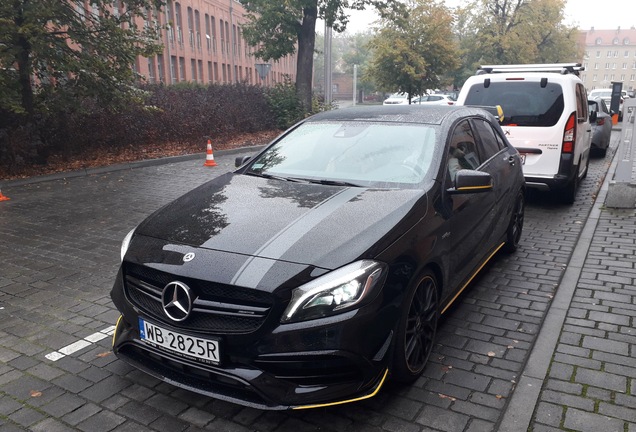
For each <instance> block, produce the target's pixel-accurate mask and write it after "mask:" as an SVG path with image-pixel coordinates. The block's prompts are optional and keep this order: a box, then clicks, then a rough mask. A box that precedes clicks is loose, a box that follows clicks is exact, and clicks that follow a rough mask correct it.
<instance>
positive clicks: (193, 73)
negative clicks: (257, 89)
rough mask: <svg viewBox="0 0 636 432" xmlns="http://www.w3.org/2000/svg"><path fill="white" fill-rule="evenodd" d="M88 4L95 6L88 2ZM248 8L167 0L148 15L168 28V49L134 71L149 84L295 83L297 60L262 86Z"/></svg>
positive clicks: (232, 2)
mask: <svg viewBox="0 0 636 432" xmlns="http://www.w3.org/2000/svg"><path fill="white" fill-rule="evenodd" d="M86 3H87V4H88V3H90V2H89V1H88V0H87V1H86ZM244 13H245V9H244V8H243V6H242V5H241V3H239V2H238V1H236V0H179V1H175V0H168V1H167V2H166V6H165V7H164V8H163V9H162V10H160V11H149V12H148V17H147V19H148V20H149V21H150V20H151V21H150V22H154V21H157V22H158V23H159V24H162V25H166V24H167V25H168V28H167V29H164V30H162V32H161V34H162V41H163V45H164V50H163V53H162V54H159V55H157V56H154V57H150V58H145V57H138V58H137V60H136V62H135V65H134V67H135V69H136V70H137V72H139V73H140V74H142V75H144V76H145V77H146V78H147V79H148V81H149V82H163V83H166V84H173V83H177V82H180V81H192V82H199V83H226V84H231V83H239V82H243V83H248V84H261V83H262V84H263V85H268V86H269V85H273V84H275V83H279V82H283V81H284V80H285V79H286V78H289V79H291V80H292V82H293V81H295V79H296V76H295V73H296V55H295V54H294V55H292V56H287V57H285V58H283V59H281V60H279V61H276V62H270V64H271V66H270V70H269V72H268V73H267V76H266V77H265V79H264V80H262V81H261V79H260V77H259V75H258V71H257V68H256V67H255V66H256V64H259V63H261V64H262V63H265V62H263V61H262V60H260V59H257V58H255V57H254V56H253V55H252V48H251V47H250V46H248V44H247V42H246V41H245V40H244V39H243V35H242V32H241V24H243V23H245V22H246V21H247V19H246V18H245V17H244Z"/></svg>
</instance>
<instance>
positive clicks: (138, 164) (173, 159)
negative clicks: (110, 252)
mask: <svg viewBox="0 0 636 432" xmlns="http://www.w3.org/2000/svg"><path fill="white" fill-rule="evenodd" d="M264 146H265V145H257V146H250V147H240V148H236V149H229V150H217V151H215V152H214V153H215V156H231V155H233V154H238V153H246V152H256V151H258V150H260V149H262V148H263V147H264ZM197 159H201V160H205V153H193V154H188V155H182V156H170V157H165V158H158V159H145V160H140V161H134V162H125V163H121V164H115V165H107V166H101V167H94V168H85V169H81V170H76V171H65V172H60V173H54V174H47V175H42V176H36V177H29V178H24V179H15V180H5V181H3V180H0V185H1V186H2V187H15V186H24V185H28V184H34V183H42V182H47V181H53V180H63V179H70V178H76V177H86V176H90V175H95V174H104V173H110V172H115V171H124V170H130V169H135V168H142V167H149V166H158V165H165V164H171V163H177V162H187V161H191V160H197Z"/></svg>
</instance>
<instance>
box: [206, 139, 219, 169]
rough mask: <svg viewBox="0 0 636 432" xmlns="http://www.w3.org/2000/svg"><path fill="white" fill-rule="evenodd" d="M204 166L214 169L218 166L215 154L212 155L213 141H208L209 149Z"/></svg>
mask: <svg viewBox="0 0 636 432" xmlns="http://www.w3.org/2000/svg"><path fill="white" fill-rule="evenodd" d="M203 166H209V167H213V166H216V162H214V154H212V141H211V140H208V148H207V150H206V152H205V163H204V164H203Z"/></svg>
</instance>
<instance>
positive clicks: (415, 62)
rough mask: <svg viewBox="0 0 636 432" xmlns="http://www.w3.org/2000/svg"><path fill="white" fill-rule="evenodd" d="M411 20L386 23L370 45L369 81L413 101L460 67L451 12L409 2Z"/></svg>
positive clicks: (423, 0) (431, 2)
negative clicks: (415, 96)
mask: <svg viewBox="0 0 636 432" xmlns="http://www.w3.org/2000/svg"><path fill="white" fill-rule="evenodd" d="M409 6H410V15H409V18H408V20H399V21H386V22H385V25H384V27H383V28H382V29H381V30H380V33H379V34H378V35H377V36H376V37H375V38H374V39H373V40H372V41H371V42H370V46H371V48H372V52H373V53H372V60H371V62H370V65H369V68H368V69H367V72H366V77H367V78H368V79H372V80H373V81H374V82H375V83H376V84H377V85H378V86H379V87H380V89H382V90H384V91H387V92H395V91H399V92H405V93H408V94H409V96H410V97H412V96H414V95H419V94H422V93H423V92H425V91H426V90H427V89H434V88H439V87H441V86H442V85H444V84H446V78H445V75H446V74H448V73H449V71H452V70H454V69H455V68H456V67H457V65H458V62H457V48H456V45H455V42H454V40H455V39H454V37H453V34H452V24H453V17H452V15H451V13H450V10H449V9H448V8H447V7H446V6H444V5H443V4H441V3H438V2H436V1H435V0H414V1H411V2H409Z"/></svg>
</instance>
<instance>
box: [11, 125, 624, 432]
mask: <svg viewBox="0 0 636 432" xmlns="http://www.w3.org/2000/svg"><path fill="white" fill-rule="evenodd" d="M614 134H615V135H613V137H612V145H611V147H610V150H609V151H608V155H607V157H606V158H604V159H592V161H591V163H590V172H589V175H588V176H587V178H586V179H585V180H584V181H583V182H582V184H581V188H580V190H579V193H578V196H577V200H576V202H575V204H574V205H572V206H566V205H562V204H559V203H557V202H555V201H554V200H551V199H550V198H549V196H547V195H545V194H541V193H531V194H529V196H528V206H527V210H526V224H525V228H524V236H523V238H522V244H521V247H520V249H519V250H518V251H517V252H516V253H515V254H513V255H503V254H502V255H500V256H497V257H496V258H495V259H494V260H493V261H492V262H491V263H490V264H489V265H488V266H487V267H486V268H485V269H484V271H482V273H481V274H480V276H478V277H477V279H476V280H475V281H474V282H473V283H472V287H471V288H470V289H469V290H467V291H466V292H465V293H464V294H463V295H462V296H461V297H460V302H459V303H457V304H456V305H455V306H453V307H452V308H451V309H450V310H449V311H447V313H446V314H445V316H444V317H443V320H442V322H441V323H440V332H439V335H438V338H437V345H436V348H435V351H434V353H433V355H432V357H431V361H430V363H429V365H428V367H427V368H426V370H425V372H424V374H423V375H422V377H421V378H420V379H419V380H418V381H416V382H415V383H414V384H413V385H410V386H406V387H404V386H401V387H399V386H387V387H385V388H384V389H383V390H382V391H381V392H380V394H379V395H377V396H376V397H374V398H372V399H369V400H366V401H363V402H359V403H355V404H348V405H341V406H337V407H331V408H325V409H316V410H308V411H303V412H268V411H260V410H256V409H251V408H244V407H241V406H237V405H233V404H230V403H226V402H221V401H217V400H214V399H210V398H206V397H202V396H199V395H197V394H194V393H190V392H187V391H183V390H180V389H178V388H176V387H173V386H171V385H168V384H165V383H162V382H160V381H157V380H155V379H153V378H151V377H149V376H147V375H145V374H143V373H141V372H139V371H137V370H135V369H133V368H131V367H129V366H128V365H127V364H125V363H124V362H122V361H120V360H118V359H116V358H115V356H114V355H113V354H112V352H111V351H110V335H111V334H112V326H113V325H114V324H115V321H116V319H117V317H118V313H117V312H116V310H115V309H114V306H113V305H112V303H111V300H110V297H109V292H110V289H111V287H112V284H113V282H114V279H115V275H116V272H117V267H118V262H119V247H120V243H121V240H122V238H123V237H124V235H125V234H126V233H127V232H128V231H129V230H130V229H131V228H132V227H134V226H135V225H136V224H137V223H139V222H140V221H141V220H142V219H143V218H144V217H145V216H147V215H148V214H149V213H150V212H152V211H153V210H155V209H157V208H158V207H160V206H162V205H163V204H165V203H167V202H169V201H171V200H172V199H174V198H176V197H177V196H179V195H181V194H183V193H184V192H186V191H188V190H190V189H192V188H194V187H195V186H197V185H199V184H201V183H203V182H205V181H206V180H208V179H210V178H211V177H213V176H216V175H219V174H221V173H223V172H226V171H228V170H231V169H232V168H233V160H234V157H235V155H225V154H221V152H218V153H217V154H216V155H215V156H216V162H217V163H218V166H217V167H214V168H208V167H203V155H202V156H201V158H199V159H197V160H189V161H181V162H175V161H172V163H168V164H162V165H156V166H144V167H138V168H135V169H127V170H120V171H111V172H109V171H107V170H104V172H101V173H98V174H92V175H85V176H81V177H76V178H71V177H69V178H67V179H55V180H49V181H44V182H37V183H27V184H24V183H25V182H14V183H5V184H4V185H3V188H2V192H3V194H4V195H6V196H8V197H10V198H11V200H10V201H6V202H2V203H0V431H2V432H5V431H14V430H32V431H46V432H57V431H75V430H80V431H87V432H100V431H112V430H114V431H171V432H172V431H189V432H191V431H198V430H211V431H261V432H266V431H273V432H286V431H293V432H298V431H343V430H347V431H391V432H396V431H404V432H420V431H422V432H423V431H448V432H459V431H466V432H468V431H470V432H478V431H495V430H499V429H500V427H502V425H505V424H507V422H508V419H510V418H511V417H510V411H511V410H513V411H514V410H519V408H518V407H519V406H521V407H522V408H521V411H523V412H525V413H527V417H528V418H527V420H523V421H521V422H518V421H517V419H516V418H515V419H513V420H514V421H511V422H509V423H510V424H512V425H513V426H512V427H511V430H526V428H527V427H528V425H529V426H530V427H531V428H533V430H536V431H539V430H552V429H551V428H556V429H559V428H560V427H561V428H567V430H584V431H587V430H589V431H595V432H596V431H599V430H603V431H604V432H607V431H610V430H620V431H624V430H629V431H636V410H634V409H633V408H636V397H635V396H634V393H635V392H636V386H634V385H633V384H635V383H634V379H633V378H632V377H636V360H634V356H635V355H636V353H635V352H634V342H635V340H634V335H633V332H634V331H636V330H633V329H634V323H633V319H634V318H632V316H633V315H634V310H635V309H636V306H635V304H636V302H635V301H634V296H633V292H632V291H631V290H632V285H633V279H634V277H636V276H635V270H634V262H635V261H636V258H635V255H636V246H635V239H636V236H635V235H634V231H635V227H634V219H633V216H634V215H633V212H630V211H610V210H603V211H600V210H599V212H600V216H599V221H598V227H597V228H596V235H595V236H594V238H593V241H592V242H591V246H590V248H589V254H588V256H587V260H586V261H585V266H584V268H583V270H582V272H581V273H580V280H579V279H577V280H575V281H574V288H573V290H574V289H575V291H573V292H574V297H573V301H572V303H571V307H569V309H566V310H565V312H567V317H566V318H565V321H564V324H563V326H562V329H561V328H559V326H555V327H550V326H548V325H544V327H543V330H542V331H541V332H540V330H541V329H542V324H543V323H544V320H546V316H548V315H549V314H548V311H549V310H551V309H550V308H551V305H552V303H553V297H554V296H555V295H556V294H557V292H558V291H557V289H558V288H559V286H560V284H562V283H563V282H564V281H566V280H567V275H566V273H567V272H566V270H567V268H568V264H569V263H570V262H571V261H570V260H571V257H573V256H574V257H576V254H574V255H573V252H574V251H575V246H576V245H577V242H579V240H580V238H582V237H585V236H582V235H581V234H582V233H584V231H583V228H584V226H586V222H587V220H588V216H589V215H590V214H591V212H592V210H593V209H594V208H596V207H595V198H596V196H597V194H598V193H599V191H600V190H601V185H602V183H603V179H604V177H605V174H606V172H607V171H608V168H609V166H610V162H611V159H612V155H613V154H614V152H615V147H616V145H617V142H618V138H619V137H618V135H617V132H614ZM596 206H598V204H596ZM581 264H582V262H581ZM564 275H566V277H564ZM577 281H578V284H577V283H576V282H577ZM565 312H564V313H565ZM546 323H547V324H549V321H547V320H546ZM544 334H554V335H555V336H556V335H560V336H559V338H558V343H556V340H555V344H556V345H555V346H556V351H555V352H554V356H552V351H550V350H548V351H549V352H548V355H549V360H550V361H551V363H550V365H549V366H550V367H549V374H548V375H547V376H545V379H544V377H543V375H541V374H538V375H537V377H536V378H535V377H534V375H532V376H529V379H535V381H536V382H537V383H538V385H537V386H536V387H535V388H534V393H532V392H531V394H530V396H531V397H528V393H527V388H526V386H523V387H522V386H521V385H518V383H519V380H520V379H521V378H524V376H523V374H524V371H527V370H528V368H532V367H533V363H531V362H529V359H530V358H531V355H532V356H534V355H535V352H536V350H537V346H539V348H541V345H540V344H535V342H536V341H537V340H538V339H539V341H540V340H541V338H540V337H539V336H543V335H544ZM533 347H534V348H535V350H534V351H533ZM546 364H547V363H546ZM546 370H547V367H546ZM516 395H517V396H516ZM513 396H515V398H516V399H518V400H520V401H522V402H523V401H524V400H529V401H530V403H531V404H530V405H519V403H511V400H513ZM524 398H525V399H524ZM535 403H536V409H535V408H534V407H535ZM533 409H534V411H533ZM513 414H514V413H513ZM599 425H600V426H599ZM515 428H516V429H515ZM519 428H521V429H519Z"/></svg>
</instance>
